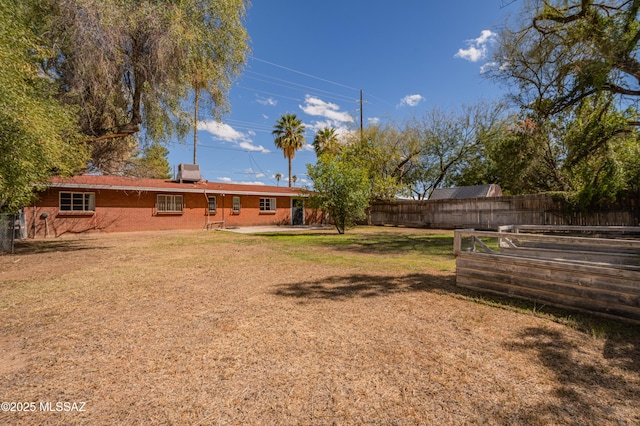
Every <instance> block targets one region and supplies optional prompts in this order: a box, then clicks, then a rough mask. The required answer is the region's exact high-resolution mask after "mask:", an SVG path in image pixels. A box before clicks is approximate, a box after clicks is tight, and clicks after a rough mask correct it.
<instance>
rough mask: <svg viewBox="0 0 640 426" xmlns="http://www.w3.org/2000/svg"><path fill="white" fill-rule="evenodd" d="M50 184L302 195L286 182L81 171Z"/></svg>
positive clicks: (131, 189) (216, 192)
mask: <svg viewBox="0 0 640 426" xmlns="http://www.w3.org/2000/svg"><path fill="white" fill-rule="evenodd" d="M48 186H49V187H52V188H69V189H71V188H78V189H94V190H96V189H111V190H116V191H145V192H194V193H201V194H202V193H205V194H212V195H213V194H229V195H262V196H271V197H274V196H294V197H304V196H307V195H308V194H306V193H305V191H304V190H303V189H301V188H289V187H286V186H266V185H243V184H235V183H221V182H207V181H200V182H195V183H192V182H189V183H180V182H176V181H172V180H163V179H141V178H132V177H122V176H101V175H80V176H73V177H70V178H60V177H54V178H52V179H51V183H50V184H49V185H48Z"/></svg>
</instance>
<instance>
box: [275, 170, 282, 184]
mask: <svg viewBox="0 0 640 426" xmlns="http://www.w3.org/2000/svg"><path fill="white" fill-rule="evenodd" d="M274 178H276V180H277V181H278V186H280V179H282V174H281V173H276V174H275V176H274Z"/></svg>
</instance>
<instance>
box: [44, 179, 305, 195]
mask: <svg viewBox="0 0 640 426" xmlns="http://www.w3.org/2000/svg"><path fill="white" fill-rule="evenodd" d="M47 186H48V187H50V188H80V189H107V190H112V191H138V192H181V193H185V192H186V193H192V194H203V193H204V194H220V195H226V194H229V195H262V196H270V197H308V196H309V195H308V194H303V193H301V192H298V193H284V192H269V191H237V190H233V189H207V188H202V189H196V188H161V187H154V186H122V185H99V184H90V183H68V182H56V183H51V184H49V185H47Z"/></svg>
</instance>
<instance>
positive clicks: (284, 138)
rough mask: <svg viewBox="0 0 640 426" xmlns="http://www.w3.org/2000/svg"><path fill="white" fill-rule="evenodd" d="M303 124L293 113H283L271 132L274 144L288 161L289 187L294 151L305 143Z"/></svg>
mask: <svg viewBox="0 0 640 426" xmlns="http://www.w3.org/2000/svg"><path fill="white" fill-rule="evenodd" d="M304 130H305V126H304V124H302V120H300V119H299V118H298V117H297V116H296V115H295V114H284V115H282V116H280V118H279V119H278V120H277V121H276V125H275V126H274V129H273V131H272V132H271V134H272V135H273V136H274V137H275V139H274V144H275V146H276V147H277V148H279V149H281V150H282V152H283V153H284V158H286V159H287V160H288V162H289V187H291V183H292V176H291V160H292V159H293V158H294V157H295V155H296V151H297V150H299V149H300V148H302V146H303V145H304V143H305V138H304Z"/></svg>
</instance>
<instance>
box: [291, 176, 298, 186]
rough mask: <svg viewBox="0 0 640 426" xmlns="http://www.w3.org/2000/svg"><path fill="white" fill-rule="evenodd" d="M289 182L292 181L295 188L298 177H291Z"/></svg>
mask: <svg viewBox="0 0 640 426" xmlns="http://www.w3.org/2000/svg"><path fill="white" fill-rule="evenodd" d="M291 180H292V181H293V186H296V182H297V181H298V176H296V175H293V176H292V177H291Z"/></svg>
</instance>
